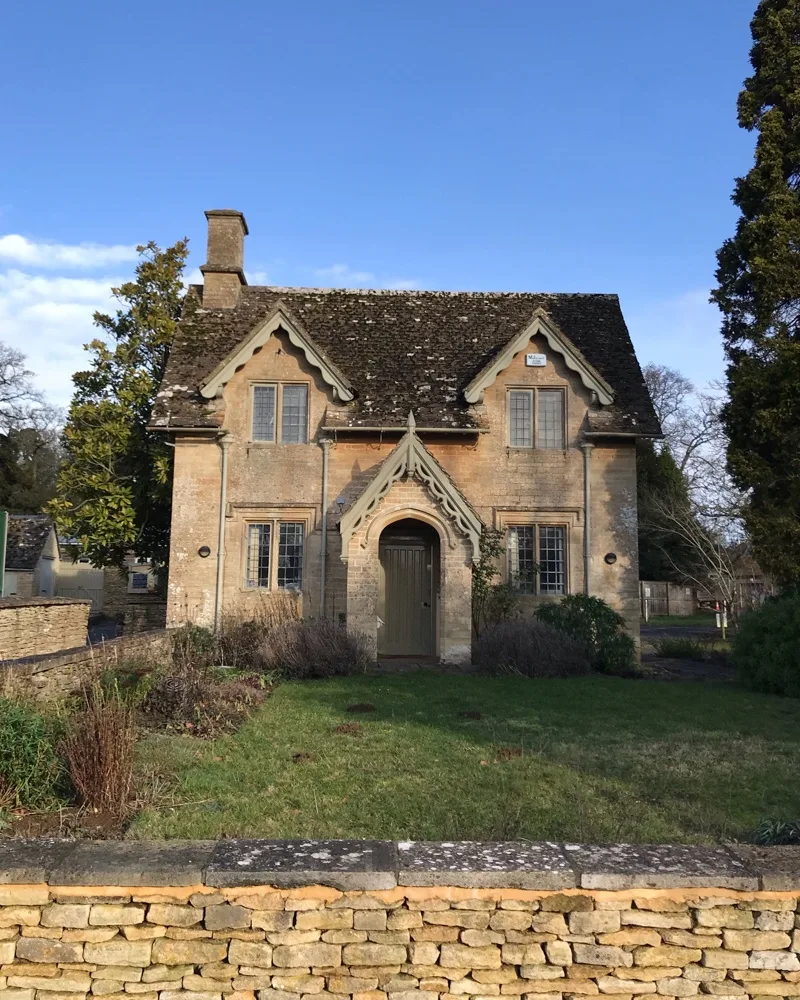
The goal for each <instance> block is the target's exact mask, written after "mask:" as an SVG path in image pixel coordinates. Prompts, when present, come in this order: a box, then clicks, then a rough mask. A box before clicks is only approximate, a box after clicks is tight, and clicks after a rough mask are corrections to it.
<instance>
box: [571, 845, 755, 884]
mask: <svg viewBox="0 0 800 1000" xmlns="http://www.w3.org/2000/svg"><path fill="white" fill-rule="evenodd" d="M564 850H565V851H566V853H567V857H568V858H569V859H570V862H571V864H572V865H573V866H574V867H575V868H576V869H577V871H578V873H579V874H580V886H581V888H582V889H612V890H613V889H640V888H641V889H645V888H646V889H677V888H695V887H699V888H705V887H711V886H714V887H716V888H722V889H741V890H745V891H747V890H757V889H758V887H759V884H758V877H757V876H756V875H754V874H753V873H751V872H750V871H749V870H748V868H747V867H746V866H745V865H744V864H743V863H742V861H740V860H739V858H736V857H734V856H733V855H732V854H731V853H729V852H728V851H726V850H725V848H724V847H695V846H692V847H689V846H683V845H680V844H677V845H673V844H655V845H651V844H608V845H594V844H565V845H564Z"/></svg>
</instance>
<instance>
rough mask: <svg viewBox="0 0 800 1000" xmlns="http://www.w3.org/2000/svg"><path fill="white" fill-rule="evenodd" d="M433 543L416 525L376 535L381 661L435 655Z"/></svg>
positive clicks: (391, 527)
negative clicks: (379, 566) (397, 657)
mask: <svg viewBox="0 0 800 1000" xmlns="http://www.w3.org/2000/svg"><path fill="white" fill-rule="evenodd" d="M435 540H438V539H436V535H435V532H433V530H432V529H430V528H428V526H427V525H424V524H422V523H421V522H418V521H417V522H414V521H412V522H410V523H409V522H408V521H397V522H395V524H392V525H389V527H388V528H387V529H386V530H385V531H384V533H383V534H382V535H381V541H380V562H381V570H380V594H379V602H378V604H379V609H380V612H379V616H380V619H381V622H382V624H380V623H379V627H378V653H379V655H380V656H419V657H429V656H435V654H436V643H435V638H434V637H435V609H434V605H435V587H434V573H435V570H436V555H437V553H436V552H435V548H436V545H435Z"/></svg>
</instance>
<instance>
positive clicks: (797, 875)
mask: <svg viewBox="0 0 800 1000" xmlns="http://www.w3.org/2000/svg"><path fill="white" fill-rule="evenodd" d="M726 846H727V848H728V850H729V851H730V852H731V854H733V855H734V856H735V857H737V858H738V859H739V860H740V861H742V862H744V864H745V865H746V866H747V867H748V868H749V869H750V871H751V872H752V873H753V874H754V875H757V876H758V878H759V880H760V882H761V888H762V889H763V890H764V891H765V892H795V891H797V890H798V889H800V847H794V846H780V847H757V846H756V845H754V844H728V845H726Z"/></svg>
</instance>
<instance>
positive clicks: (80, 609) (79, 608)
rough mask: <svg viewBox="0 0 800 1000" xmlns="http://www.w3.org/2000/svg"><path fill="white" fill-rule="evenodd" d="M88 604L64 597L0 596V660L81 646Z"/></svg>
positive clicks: (87, 616) (87, 617)
mask: <svg viewBox="0 0 800 1000" xmlns="http://www.w3.org/2000/svg"><path fill="white" fill-rule="evenodd" d="M90 608H91V602H90V601H74V600H70V599H68V598H64V597H28V598H25V597H3V598H0V662H2V661H3V660H12V659H17V658H19V657H23V656H40V655H44V654H47V653H55V652H58V651H59V650H64V649H73V648H75V647H76V646H83V645H84V644H85V643H86V629H87V624H88V621H89V609H90Z"/></svg>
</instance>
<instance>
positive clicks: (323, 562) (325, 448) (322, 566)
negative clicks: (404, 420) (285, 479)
mask: <svg viewBox="0 0 800 1000" xmlns="http://www.w3.org/2000/svg"><path fill="white" fill-rule="evenodd" d="M320 447H321V448H322V524H321V526H320V527H321V533H322V543H321V544H322V548H321V550H320V554H319V616H320V618H324V617H325V576H326V572H327V563H328V453H329V452H330V447H331V440H330V438H322V440H321V441H320Z"/></svg>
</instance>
